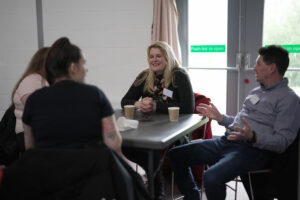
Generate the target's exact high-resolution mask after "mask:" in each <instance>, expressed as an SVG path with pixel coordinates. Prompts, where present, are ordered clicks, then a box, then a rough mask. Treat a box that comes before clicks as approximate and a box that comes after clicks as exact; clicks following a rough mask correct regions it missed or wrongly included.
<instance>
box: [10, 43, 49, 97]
mask: <svg viewBox="0 0 300 200" xmlns="http://www.w3.org/2000/svg"><path fill="white" fill-rule="evenodd" d="M49 49H50V48H49V47H43V48H40V49H39V50H38V51H37V52H36V53H35V54H34V55H33V56H32V58H31V60H30V62H29V64H28V66H27V68H26V70H25V72H24V73H23V75H22V76H21V78H20V79H19V80H18V82H17V84H16V85H15V87H14V89H13V92H12V94H11V99H12V101H13V98H14V95H15V92H16V90H17V89H18V87H19V85H20V83H21V82H22V80H23V79H24V78H25V77H26V76H28V75H30V74H35V73H36V74H39V75H41V76H42V77H43V78H44V79H46V69H45V62H46V58H47V55H48V52H49Z"/></svg>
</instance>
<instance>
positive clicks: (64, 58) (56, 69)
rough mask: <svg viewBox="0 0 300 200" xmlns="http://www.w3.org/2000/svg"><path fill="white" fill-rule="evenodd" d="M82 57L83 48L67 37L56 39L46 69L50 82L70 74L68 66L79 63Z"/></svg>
mask: <svg viewBox="0 0 300 200" xmlns="http://www.w3.org/2000/svg"><path fill="white" fill-rule="evenodd" d="M80 58H81V50H80V48H79V47H77V46H76V45H74V44H71V42H70V40H69V39H68V38H66V37H62V38H59V39H58V40H56V41H55V42H54V43H53V45H52V46H51V48H50V51H49V54H48V57H47V60H46V71H47V80H48V82H49V84H53V82H54V81H55V79H57V78H60V77H64V76H69V72H68V68H69V66H70V65H71V63H78V62H79V60H80Z"/></svg>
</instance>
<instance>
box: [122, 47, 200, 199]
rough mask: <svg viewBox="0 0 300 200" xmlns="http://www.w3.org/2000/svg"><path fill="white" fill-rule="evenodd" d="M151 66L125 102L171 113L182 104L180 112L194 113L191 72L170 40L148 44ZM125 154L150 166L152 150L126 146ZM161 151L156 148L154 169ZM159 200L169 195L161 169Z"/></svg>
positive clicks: (156, 183)
mask: <svg viewBox="0 0 300 200" xmlns="http://www.w3.org/2000/svg"><path fill="white" fill-rule="evenodd" d="M147 57H148V63H149V67H148V68H147V69H145V70H143V71H142V72H141V73H140V74H139V75H138V76H137V78H136V80H135V81H134V82H133V84H132V85H131V87H130V88H129V90H128V92H127V93H126V94H125V96H124V97H123V98H122V101H121V106H122V107H124V105H128V104H129V105H135V107H136V109H140V110H141V111H142V112H144V113H151V112H158V113H168V107H171V106H178V107H180V113H193V111H194V94H193V90H192V86H191V83H190V79H189V77H188V74H187V73H186V72H185V70H184V69H183V68H181V67H180V66H179V62H178V61H177V59H176V57H175V55H174V52H173V50H172V48H171V47H170V46H169V45H168V44H167V43H166V42H161V41H159V42H155V43H153V44H151V45H150V46H149V47H148V48H147ZM123 152H124V154H125V155H126V156H127V157H128V158H129V159H131V160H133V161H134V162H136V163H138V164H140V165H141V166H142V167H143V168H144V169H146V171H147V170H148V154H147V153H146V152H145V151H143V150H141V149H137V148H128V147H126V148H123ZM159 160H160V152H159V151H155V152H154V166H153V167H154V169H156V168H157V167H158V165H159ZM154 192H155V197H154V199H155V200H161V199H165V188H164V179H163V176H162V172H161V171H159V173H158V175H157V176H156V177H155V179H154Z"/></svg>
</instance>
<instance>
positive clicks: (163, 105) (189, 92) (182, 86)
mask: <svg viewBox="0 0 300 200" xmlns="http://www.w3.org/2000/svg"><path fill="white" fill-rule="evenodd" d="M174 70H175V71H174V83H175V84H174V85H175V86H174V87H173V84H172V83H171V84H170V85H169V87H168V88H167V89H168V90H171V91H173V96H172V98H170V97H167V96H164V95H163V93H162V90H163V88H164V83H163V80H162V76H157V77H156V78H155V80H154V85H155V86H156V88H157V91H155V94H149V93H144V91H143V89H144V85H145V82H146V80H145V81H144V82H142V83H141V84H140V85H138V86H134V83H133V84H132V85H131V87H130V88H129V90H128V91H127V93H126V94H125V96H124V97H123V98H122V101H121V106H122V107H124V105H128V104H129V105H133V104H134V103H135V102H136V101H138V100H139V99H140V98H141V97H142V98H144V97H152V98H153V99H154V100H155V102H156V112H159V113H168V107H171V106H178V107H180V113H186V114H190V113H193V112H194V107H195V100H194V94H193V89H192V85H191V82H190V79H189V76H188V74H187V73H186V72H185V71H184V70H183V69H180V68H176V69H174ZM142 75H143V74H140V75H139V76H138V77H137V78H136V80H138V79H140V78H141V76H142Z"/></svg>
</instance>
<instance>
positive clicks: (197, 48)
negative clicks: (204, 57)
mask: <svg viewBox="0 0 300 200" xmlns="http://www.w3.org/2000/svg"><path fill="white" fill-rule="evenodd" d="M225 50H226V49H225V45H191V52H192V53H206V52H208V53H212V52H225Z"/></svg>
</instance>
